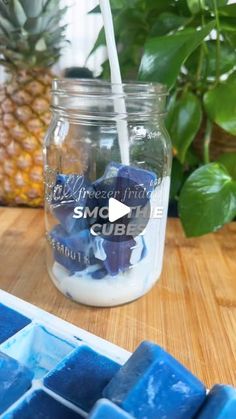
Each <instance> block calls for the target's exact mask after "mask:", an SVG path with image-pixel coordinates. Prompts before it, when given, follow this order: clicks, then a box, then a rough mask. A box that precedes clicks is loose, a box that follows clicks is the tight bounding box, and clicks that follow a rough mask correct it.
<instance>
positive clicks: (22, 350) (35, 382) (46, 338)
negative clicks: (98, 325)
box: [0, 290, 130, 419]
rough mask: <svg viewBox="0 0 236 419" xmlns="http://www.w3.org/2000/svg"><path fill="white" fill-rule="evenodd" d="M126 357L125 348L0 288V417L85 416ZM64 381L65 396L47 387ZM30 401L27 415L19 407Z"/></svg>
mask: <svg viewBox="0 0 236 419" xmlns="http://www.w3.org/2000/svg"><path fill="white" fill-rule="evenodd" d="M3 354H5V356H3ZM129 356H130V353H129V352H127V351H125V350H124V349H122V348H119V347H117V346H115V345H113V344H112V343H110V342H107V341H105V340H103V339H101V338H99V337H97V336H95V335H92V334H90V333H88V332H86V331H85V330H82V329H80V328H78V327H76V326H74V325H72V324H70V323H68V322H65V321H63V320H61V319H59V318H58V317H55V316H53V315H52V314H50V313H47V312H45V311H43V310H41V309H39V308H37V307H35V306H33V305H31V304H29V303H27V302H25V301H22V300H20V299H18V298H16V297H14V296H12V295H10V294H8V293H6V292H4V291H1V290H0V384H2V388H4V389H5V392H4V391H2V388H1V391H0V417H1V418H4V419H7V418H25V417H27V418H28V417H29V418H30V419H33V418H34V417H40V418H49V417H50V418H55V419H60V418H63V419H66V418H80V417H86V414H87V412H88V411H89V410H91V408H92V406H93V404H94V403H95V401H96V400H97V399H99V398H101V397H102V390H103V388H104V387H105V386H106V384H107V383H108V382H109V381H110V379H111V378H112V376H113V375H114V374H115V372H116V371H117V369H118V368H119V366H120V365H122V364H124V362H125V361H126V360H127V359H128V358H129ZM83 369H84V370H83ZM77 373H78V374H77ZM85 376H87V380H85V378H84V377H85ZM74 377H76V378H74ZM73 378H74V382H73ZM84 380H85V381H86V382H87V384H88V385H87V387H86V386H84V384H83V383H84ZM62 382H63V383H64V389H63V391H62V393H63V395H60V394H58V393H60V391H57V393H56V392H54V391H53V390H51V389H50V388H57V386H58V387H59V388H60V387H61V383H62ZM89 383H90V384H89ZM67 384H68V385H67ZM78 388H79V389H80V391H77V389H78ZM81 389H83V390H84V391H83V392H82V391H81ZM78 394H79V395H80V396H79V399H78ZM63 396H64V397H63ZM66 399H67V400H66ZM28 402H30V403H29V404H30V409H32V411H30V410H29V408H28V410H27V415H28V416H26V415H25V413H24V412H23V410H22V409H24V403H25V404H26V403H28ZM22 406H23V407H22ZM29 412H30V413H29ZM37 415H38V416H37ZM47 415H48V416H47Z"/></svg>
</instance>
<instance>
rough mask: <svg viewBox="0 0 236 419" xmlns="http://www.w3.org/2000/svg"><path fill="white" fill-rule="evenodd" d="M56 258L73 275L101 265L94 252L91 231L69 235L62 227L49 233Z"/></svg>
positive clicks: (58, 226) (57, 227) (55, 228)
mask: <svg viewBox="0 0 236 419" xmlns="http://www.w3.org/2000/svg"><path fill="white" fill-rule="evenodd" d="M49 241H50V243H51V245H52V247H53V252H54V258H55V260H56V261H57V262H58V263H60V264H61V265H62V266H64V268H66V269H67V270H68V271H69V272H70V273H71V274H73V273H75V272H79V271H82V270H84V269H86V268H88V267H89V266H91V265H94V264H97V263H98V264H99V261H98V260H96V258H95V257H94V254H93V251H92V241H91V233H90V230H89V229H86V230H82V231H80V232H77V233H73V234H68V233H67V232H66V231H65V230H64V229H63V228H62V227H61V226H60V225H57V226H55V227H54V228H53V229H52V230H51V232H50V233H49Z"/></svg>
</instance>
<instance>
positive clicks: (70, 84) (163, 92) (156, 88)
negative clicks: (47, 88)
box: [52, 78, 168, 99]
mask: <svg viewBox="0 0 236 419" xmlns="http://www.w3.org/2000/svg"><path fill="white" fill-rule="evenodd" d="M52 93H54V94H59V95H66V94H68V95H72V96H83V95H85V94H86V96H87V95H88V96H94V97H100V96H104V95H105V96H106V97H107V96H109V97H110V98H112V97H113V98H115V97H133V98H134V97H136V96H137V97H138V98H140V96H141V97H142V99H144V98H149V99H150V98H152V97H154V96H155V97H157V96H158V97H161V96H167V95H168V90H167V87H166V86H165V85H163V84H161V83H156V82H144V81H124V83H121V84H119V83H111V82H109V81H107V80H100V79H76V78H75V79H74V78H73V79H66V78H60V79H59V78H55V79H53V81H52Z"/></svg>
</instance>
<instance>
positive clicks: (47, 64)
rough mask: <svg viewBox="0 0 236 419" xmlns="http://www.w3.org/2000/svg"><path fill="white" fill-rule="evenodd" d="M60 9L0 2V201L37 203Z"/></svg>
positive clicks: (50, 0) (51, 0)
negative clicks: (1, 80)
mask: <svg viewBox="0 0 236 419" xmlns="http://www.w3.org/2000/svg"><path fill="white" fill-rule="evenodd" d="M65 11H66V8H63V9H60V8H59V1H58V0H0V65H3V66H4V67H5V69H6V73H7V82H6V84H5V85H3V86H1V87H0V203H2V204H7V205H19V204H23V205H29V206H32V207H36V206H41V205H42V204H43V158H42V143H43V138H44V135H45V131H46V130H47V127H48V124H49V121H50V111H49V106H50V88H51V82H52V78H53V74H52V71H51V69H50V68H51V66H52V65H53V64H54V63H55V62H56V61H57V60H58V58H59V56H60V50H61V47H62V44H63V41H64V31H65V26H60V21H61V18H62V16H63V14H64V13H65Z"/></svg>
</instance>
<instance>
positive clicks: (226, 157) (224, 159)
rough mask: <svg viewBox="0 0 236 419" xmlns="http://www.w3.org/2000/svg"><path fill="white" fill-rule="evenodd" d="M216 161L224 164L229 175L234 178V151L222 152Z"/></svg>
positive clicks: (235, 176)
mask: <svg viewBox="0 0 236 419" xmlns="http://www.w3.org/2000/svg"><path fill="white" fill-rule="evenodd" d="M218 161H219V162H220V163H221V164H223V165H224V167H225V168H226V169H227V171H228V172H229V174H230V176H231V177H232V178H233V179H234V180H236V153H224V154H222V155H221V156H220V157H219V158H218Z"/></svg>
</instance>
